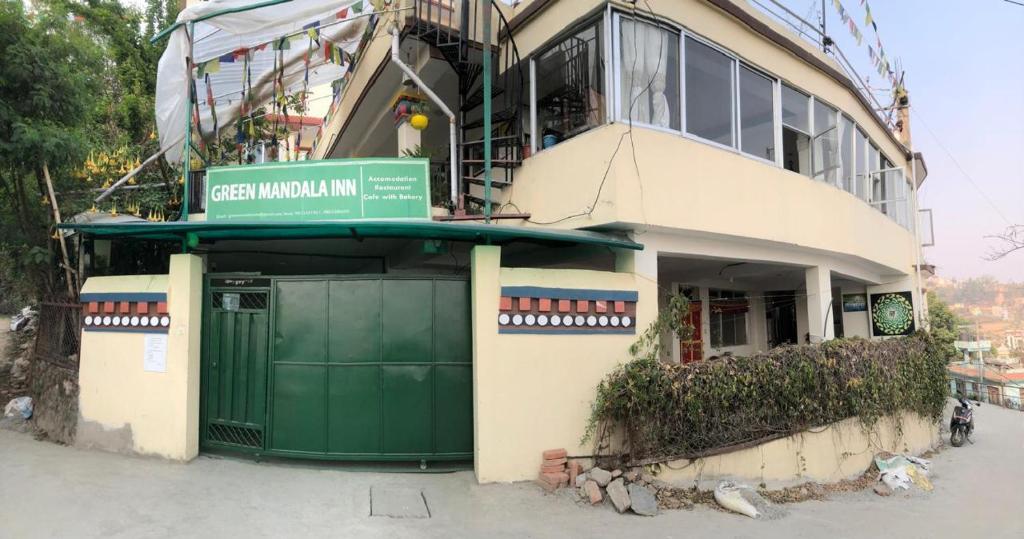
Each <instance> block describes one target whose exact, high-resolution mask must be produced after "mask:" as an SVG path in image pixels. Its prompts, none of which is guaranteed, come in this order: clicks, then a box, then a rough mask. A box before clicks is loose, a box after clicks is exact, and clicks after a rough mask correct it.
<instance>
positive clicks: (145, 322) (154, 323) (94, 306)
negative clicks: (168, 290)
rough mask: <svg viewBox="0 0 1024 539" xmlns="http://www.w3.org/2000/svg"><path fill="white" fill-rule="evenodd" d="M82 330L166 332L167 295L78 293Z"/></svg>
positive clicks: (167, 325) (169, 324)
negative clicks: (80, 303)
mask: <svg viewBox="0 0 1024 539" xmlns="http://www.w3.org/2000/svg"><path fill="white" fill-rule="evenodd" d="M81 300H82V329H83V330H84V331H114V332H127V333H132V332H135V333H167V329H168V328H169V327H170V326H171V317H170V314H168V310H167V294H162V293H98V294H82V296H81Z"/></svg>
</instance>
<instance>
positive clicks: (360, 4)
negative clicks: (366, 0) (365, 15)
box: [352, 0, 363, 13]
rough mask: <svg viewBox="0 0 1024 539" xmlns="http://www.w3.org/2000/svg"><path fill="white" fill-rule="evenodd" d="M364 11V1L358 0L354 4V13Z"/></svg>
mask: <svg viewBox="0 0 1024 539" xmlns="http://www.w3.org/2000/svg"><path fill="white" fill-rule="evenodd" d="M362 12H363V2H362V0H360V1H359V2H356V3H355V4H352V13H362Z"/></svg>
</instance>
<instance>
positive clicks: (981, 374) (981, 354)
mask: <svg viewBox="0 0 1024 539" xmlns="http://www.w3.org/2000/svg"><path fill="white" fill-rule="evenodd" d="M974 340H975V341H976V342H977V343H978V362H979V363H980V364H981V365H980V366H979V367H978V402H983V398H982V395H983V394H984V393H985V386H984V382H985V350H984V349H983V348H982V347H981V331H980V330H979V329H978V321H977V320H975V321H974Z"/></svg>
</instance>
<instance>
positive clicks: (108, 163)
mask: <svg viewBox="0 0 1024 539" xmlns="http://www.w3.org/2000/svg"><path fill="white" fill-rule="evenodd" d="M141 164H142V162H141V161H140V160H139V158H138V157H134V156H132V155H130V151H129V150H128V147H127V146H122V147H120V148H118V149H116V150H114V151H113V152H105V151H104V152H99V153H98V154H94V153H93V152H90V153H89V158H88V159H86V160H85V163H83V164H82V167H81V168H80V169H78V170H76V171H75V172H74V176H75V177H76V178H77V179H79V180H82V181H85V182H88V183H93V182H94V181H96V178H97V177H99V178H105V179H104V180H103V187H104V188H109V187H110V186H111V185H113V184H114V180H116V179H117V178H118V177H120V176H124V175H125V174H128V173H129V172H131V171H132V169H134V168H137V167H138V166H140V165H141ZM135 183H136V181H135V177H134V176H133V177H132V178H131V179H129V180H128V184H129V185H135Z"/></svg>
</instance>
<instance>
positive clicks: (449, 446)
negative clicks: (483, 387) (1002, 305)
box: [434, 365, 473, 453]
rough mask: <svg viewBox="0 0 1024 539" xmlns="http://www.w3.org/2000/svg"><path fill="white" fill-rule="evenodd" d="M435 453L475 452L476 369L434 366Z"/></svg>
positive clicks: (471, 367)
mask: <svg viewBox="0 0 1024 539" xmlns="http://www.w3.org/2000/svg"><path fill="white" fill-rule="evenodd" d="M434 379H435V381H434V395H435V397H434V398H435V400H434V417H435V418H437V420H436V422H435V423H434V440H436V444H435V447H434V452H435V453H472V452H473V366H472V365H438V366H436V367H434Z"/></svg>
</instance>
